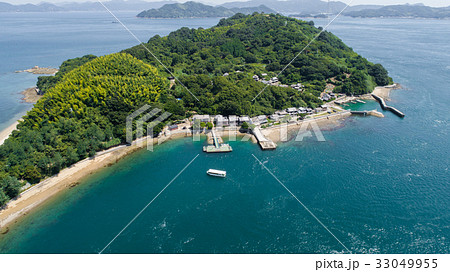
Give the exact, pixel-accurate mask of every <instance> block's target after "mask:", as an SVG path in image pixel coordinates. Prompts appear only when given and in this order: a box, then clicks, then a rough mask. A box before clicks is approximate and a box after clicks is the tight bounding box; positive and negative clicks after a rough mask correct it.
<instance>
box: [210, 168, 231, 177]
mask: <svg viewBox="0 0 450 272" xmlns="http://www.w3.org/2000/svg"><path fill="white" fill-rule="evenodd" d="M206 174H208V175H210V176H214V177H221V178H224V177H226V176H227V172H226V171H222V170H216V169H209V170H208V171H206Z"/></svg>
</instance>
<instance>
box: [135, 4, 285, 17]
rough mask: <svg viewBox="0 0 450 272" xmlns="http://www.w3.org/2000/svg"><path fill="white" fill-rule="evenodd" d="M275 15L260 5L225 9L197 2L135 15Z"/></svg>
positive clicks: (163, 7)
mask: <svg viewBox="0 0 450 272" xmlns="http://www.w3.org/2000/svg"><path fill="white" fill-rule="evenodd" d="M253 12H258V13H262V12H263V13H276V12H275V11H274V10H272V9H270V8H268V7H266V6H264V5H260V6H258V7H242V8H236V7H235V8H231V9H229V8H225V7H222V6H216V7H213V6H209V5H205V4H202V3H198V2H192V1H190V2H186V3H183V4H180V3H176V4H166V5H164V6H162V7H161V8H159V9H149V10H145V11H142V12H141V13H139V14H138V15H137V17H141V18H200V17H230V16H233V15H234V14H236V13H243V14H251V13H253Z"/></svg>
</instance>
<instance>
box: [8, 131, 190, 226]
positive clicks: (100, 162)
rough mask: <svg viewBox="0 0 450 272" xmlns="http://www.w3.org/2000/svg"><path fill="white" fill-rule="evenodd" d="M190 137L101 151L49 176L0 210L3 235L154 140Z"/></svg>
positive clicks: (174, 135)
mask: <svg viewBox="0 0 450 272" xmlns="http://www.w3.org/2000/svg"><path fill="white" fill-rule="evenodd" d="M187 136H190V133H187V132H186V131H179V132H176V133H172V134H170V135H168V136H164V135H163V136H161V137H158V138H143V139H139V140H137V141H135V142H134V143H133V145H131V146H127V145H121V146H117V147H113V148H110V149H108V150H105V151H100V152H98V153H97V154H96V155H95V156H94V157H92V158H86V159H84V160H82V161H79V162H77V163H76V164H74V165H72V166H70V167H68V168H65V169H63V170H61V172H59V173H58V174H57V175H54V176H52V177H49V178H47V179H45V180H43V181H41V182H40V183H38V184H36V185H34V186H33V187H31V188H29V189H27V190H26V191H24V192H22V193H21V194H20V195H19V196H18V197H17V198H16V199H14V200H11V201H10V202H9V203H8V204H7V206H6V208H4V209H3V210H1V211H0V233H2V232H4V231H5V229H6V231H7V228H8V226H9V225H10V224H13V223H15V222H17V220H18V219H19V218H20V217H21V216H24V215H26V214H28V213H29V212H30V211H31V210H33V209H34V208H36V207H38V206H39V205H41V204H42V203H44V202H45V201H47V200H49V199H50V198H51V197H53V196H55V195H56V194H58V193H60V192H62V191H64V190H66V189H70V188H71V187H73V186H76V185H78V184H79V183H80V182H82V181H83V179H84V178H86V177H87V176H89V175H91V174H93V173H94V172H96V171H99V170H100V169H102V168H104V167H108V166H111V165H113V164H115V163H117V162H118V161H119V160H120V159H122V158H124V157H125V156H127V155H129V154H131V153H133V152H135V151H137V150H139V149H142V148H145V147H146V146H147V145H146V143H147V141H148V142H150V141H153V144H154V145H157V144H158V143H164V142H166V141H168V140H170V139H177V138H183V137H187Z"/></svg>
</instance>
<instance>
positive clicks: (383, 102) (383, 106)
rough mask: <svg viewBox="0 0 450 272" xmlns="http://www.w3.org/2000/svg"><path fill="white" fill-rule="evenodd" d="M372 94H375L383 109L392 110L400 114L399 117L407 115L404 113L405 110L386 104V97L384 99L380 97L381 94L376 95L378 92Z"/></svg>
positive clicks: (374, 96)
mask: <svg viewBox="0 0 450 272" xmlns="http://www.w3.org/2000/svg"><path fill="white" fill-rule="evenodd" d="M372 96H373V98H375V100H377V101H378V102H379V103H380V105H381V108H382V109H383V110H388V111H391V112H393V113H394V114H395V115H397V116H399V117H402V118H403V117H405V114H404V113H403V112H401V111H399V110H398V109H396V108H394V107H391V106H388V105H386V102H385V101H384V99H383V98H382V97H379V96H378V95H376V94H372Z"/></svg>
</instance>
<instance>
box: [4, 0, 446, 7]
mask: <svg viewBox="0 0 450 272" xmlns="http://www.w3.org/2000/svg"><path fill="white" fill-rule="evenodd" d="M102 1H103V2H108V1H110V0H102ZM113 1H114V0H113ZM129 1H133V0H129ZM140 1H146V2H161V1H169V0H140ZM173 1H177V2H180V3H184V2H188V1H193V0H184V1H179V0H173ZM322 1H326V0H322ZM0 2H5V3H10V4H14V5H20V4H27V3H31V4H39V3H43V2H46V3H52V4H58V3H59V4H61V3H71V2H72V3H73V2H78V3H82V2H97V1H95V0H90V1H89V0H45V1H42V0H6V1H3V0H0ZM196 2H201V3H205V4H212V5H219V4H223V3H227V2H246V0H207V1H203V0H200V1H196ZM341 2H344V3H348V2H350V0H341ZM408 3H409V4H420V3H423V4H424V5H426V6H431V7H446V6H449V5H450V3H445V1H442V0H419V1H414V0H412V1H411V0H409V1H408V0H354V1H353V2H352V4H351V6H355V5H398V4H408Z"/></svg>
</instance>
